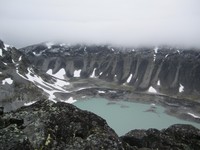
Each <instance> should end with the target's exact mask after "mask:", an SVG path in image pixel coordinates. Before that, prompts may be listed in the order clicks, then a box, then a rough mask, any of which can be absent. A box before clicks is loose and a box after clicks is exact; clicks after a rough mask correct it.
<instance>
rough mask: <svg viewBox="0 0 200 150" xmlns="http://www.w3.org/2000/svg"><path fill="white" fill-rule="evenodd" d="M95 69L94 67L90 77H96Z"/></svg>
mask: <svg viewBox="0 0 200 150" xmlns="http://www.w3.org/2000/svg"><path fill="white" fill-rule="evenodd" d="M95 71H96V68H94V70H93V72H92V74H91V76H90V78H97V77H96V76H95Z"/></svg>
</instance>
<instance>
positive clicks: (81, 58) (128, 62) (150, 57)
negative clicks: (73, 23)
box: [20, 44, 200, 95]
mask: <svg viewBox="0 0 200 150" xmlns="http://www.w3.org/2000/svg"><path fill="white" fill-rule="evenodd" d="M20 51H22V52H23V53H25V55H26V57H27V58H28V60H29V61H30V62H31V63H32V64H34V66H36V68H38V69H39V70H41V71H43V72H47V71H48V70H49V69H52V71H53V73H56V72H58V71H59V70H60V69H61V68H64V69H65V72H66V76H67V77H68V78H71V77H74V76H75V72H76V71H80V77H81V78H91V77H94V76H95V77H97V78H100V79H103V80H105V81H109V82H115V83H118V84H124V85H130V86H132V87H133V89H135V90H136V91H146V90H148V89H149V88H150V87H151V86H152V87H153V88H154V89H155V90H156V91H157V92H159V93H163V94H167V95H188V94H196V95H198V94H199V93H200V51H198V50H195V49H175V48H168V47H160V48H153V47H152V48H136V49H133V48H119V47H118V48H115V47H111V46H83V45H75V46H61V45H53V46H51V47H47V46H46V45H45V44H43V45H42V44H40V45H34V46H29V47H26V48H23V49H21V50H20Z"/></svg>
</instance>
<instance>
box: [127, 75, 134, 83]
mask: <svg viewBox="0 0 200 150" xmlns="http://www.w3.org/2000/svg"><path fill="white" fill-rule="evenodd" d="M132 76H133V74H132V73H131V74H130V76H129V77H128V79H127V80H126V82H127V83H130V81H131V78H132Z"/></svg>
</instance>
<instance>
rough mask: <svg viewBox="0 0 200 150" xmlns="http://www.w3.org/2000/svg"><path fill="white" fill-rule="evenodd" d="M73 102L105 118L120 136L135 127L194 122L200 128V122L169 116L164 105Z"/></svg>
mask: <svg viewBox="0 0 200 150" xmlns="http://www.w3.org/2000/svg"><path fill="white" fill-rule="evenodd" d="M73 104H74V105H75V106H77V107H78V108H80V109H82V110H88V111H91V112H93V113H95V114H97V115H99V116H101V117H102V118H104V119H105V120H106V121H107V123H108V125H109V126H110V127H111V128H113V129H114V130H115V132H116V133H117V134H118V135H119V136H121V135H124V134H125V133H127V132H129V131H131V130H133V129H149V128H156V129H163V128H167V127H169V126H170V125H172V124H192V125H194V126H195V127H197V128H199V129H200V124H198V123H195V122H189V121H185V120H181V119H178V118H176V117H173V116H169V115H167V114H166V113H164V111H165V108H164V107H161V106H157V105H156V106H155V105H154V104H141V103H134V102H127V101H109V100H106V99H103V98H91V99H87V100H78V101H77V102H75V103H73ZM148 110H150V111H148ZM151 110H153V111H151Z"/></svg>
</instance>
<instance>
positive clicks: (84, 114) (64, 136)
mask: <svg viewBox="0 0 200 150" xmlns="http://www.w3.org/2000/svg"><path fill="white" fill-rule="evenodd" d="M119 119H120V118H119ZM0 149H2V150H29V149H30V150H32V149H34V150H35V149H39V150H45V149H72V150H76V149H77V150H81V149H84V150H95V149H111V150H113V149H125V150H126V149H127V150H138V149H140V150H142V149H143V150H145V149H146V150H148V149H149V150H151V149H159V150H169V149H172V150H190V149H191V150H199V149H200V130H199V129H197V128H195V127H193V126H191V125H173V126H171V127H169V128H167V129H163V130H161V131H159V130H157V129H149V130H132V131H130V132H129V133H127V134H126V135H124V136H122V137H118V135H117V134H116V133H115V131H114V130H113V129H111V128H110V127H109V126H108V125H107V123H106V121H105V120H104V119H102V118H101V117H99V116H97V115H95V114H93V113H91V112H88V111H83V110H80V109H78V108H77V107H75V106H73V105H71V104H67V103H62V102H57V103H53V102H51V101H49V100H40V101H38V102H36V103H34V104H32V105H30V106H26V107H25V106H24V107H21V108H19V109H18V110H16V111H12V112H9V113H3V108H1V110H0Z"/></svg>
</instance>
